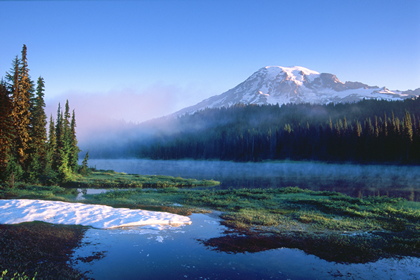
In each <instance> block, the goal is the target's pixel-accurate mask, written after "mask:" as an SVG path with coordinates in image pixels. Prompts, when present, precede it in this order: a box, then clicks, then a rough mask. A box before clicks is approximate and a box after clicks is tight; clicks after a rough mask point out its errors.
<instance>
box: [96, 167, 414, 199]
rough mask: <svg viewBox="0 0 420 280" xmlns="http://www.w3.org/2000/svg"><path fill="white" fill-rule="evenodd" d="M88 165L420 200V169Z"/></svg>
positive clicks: (260, 185)
mask: <svg viewBox="0 0 420 280" xmlns="http://www.w3.org/2000/svg"><path fill="white" fill-rule="evenodd" d="M89 165H90V166H94V167H96V168H99V169H112V170H115V171H119V172H127V173H134V174H145V175H169V176H180V177H185V178H197V179H214V180H218V181H221V182H222V185H220V186H219V187H218V188H230V187H247V188H255V187H258V188H267V187H275V188H281V187H288V186H299V187H301V188H308V189H312V190H321V191H338V192H342V193H345V194H348V195H351V196H353V197H364V196H391V197H404V198H406V199H408V200H412V201H420V176H419V174H420V166H397V165H354V164H328V163H319V162H264V163H237V162H226V161H189V160H179V161H174V160H168V161H165V160H144V159H118V160H97V159H93V160H90V162H89Z"/></svg>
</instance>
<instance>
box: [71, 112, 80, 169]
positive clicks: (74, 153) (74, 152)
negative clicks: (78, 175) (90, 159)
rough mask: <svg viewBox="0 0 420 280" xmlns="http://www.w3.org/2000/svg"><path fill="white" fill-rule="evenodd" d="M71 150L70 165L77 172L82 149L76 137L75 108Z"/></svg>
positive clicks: (72, 121)
mask: <svg viewBox="0 0 420 280" xmlns="http://www.w3.org/2000/svg"><path fill="white" fill-rule="evenodd" d="M69 137H70V139H69V140H70V143H69V146H70V151H69V165H70V168H71V170H72V171H73V172H77V171H78V169H79V152H80V149H79V147H78V146H77V137H76V114H75V112H74V110H73V113H72V117H71V122H70V135H69Z"/></svg>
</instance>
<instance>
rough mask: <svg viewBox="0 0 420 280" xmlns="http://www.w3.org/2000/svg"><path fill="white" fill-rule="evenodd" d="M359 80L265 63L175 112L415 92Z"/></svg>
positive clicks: (340, 100)
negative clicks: (242, 78) (219, 91)
mask: <svg viewBox="0 0 420 280" xmlns="http://www.w3.org/2000/svg"><path fill="white" fill-rule="evenodd" d="M385 89H386V88H379V87H376V86H368V85H366V84H364V83H361V82H345V83H343V82H341V81H340V80H339V79H338V78H337V76H336V75H334V74H329V73H319V72H317V71H314V70H311V69H308V68H305V67H302V66H291V67H283V66H266V67H263V68H261V69H259V70H258V71H257V72H255V73H254V74H252V75H251V76H250V77H249V78H248V79H246V80H245V81H244V82H242V83H240V84H239V85H237V86H236V87H234V88H232V89H230V90H228V91H226V92H224V93H222V94H220V95H216V96H213V97H210V98H208V99H205V100H203V101H201V102H200V103H198V104H196V105H194V106H191V107H188V108H185V109H182V110H181V111H178V112H177V113H175V114H177V115H179V114H185V113H193V112H196V111H198V110H203V109H205V108H221V107H229V106H232V105H235V104H239V103H242V104H258V105H263V104H279V105H282V104H287V103H312V104H327V103H345V102H356V101H359V100H362V99H385V100H403V99H406V98H411V97H415V96H418V92H419V91H418V90H415V91H405V92H402V91H391V90H388V89H386V90H385Z"/></svg>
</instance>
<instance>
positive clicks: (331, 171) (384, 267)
mask: <svg viewBox="0 0 420 280" xmlns="http://www.w3.org/2000/svg"><path fill="white" fill-rule="evenodd" d="M276 164H277V163H276ZM276 164H274V165H273V164H266V163H261V164H246V163H245V164H241V163H239V164H237V163H230V162H227V163H224V162H195V161H149V160H91V161H90V165H91V166H96V168H98V169H112V170H116V171H120V172H127V173H139V174H149V175H157V174H163V175H171V176H181V177H186V178H199V179H215V180H221V181H222V182H223V183H222V186H220V188H226V187H240V186H245V187H251V186H257V187H270V186H271V187H283V186H288V185H292V186H296V185H298V186H302V185H301V182H304V180H303V179H302V178H301V176H303V177H304V178H306V179H308V180H310V181H311V182H316V181H317V180H319V181H321V182H320V183H319V182H318V183H315V184H314V185H312V188H313V189H328V190H340V189H344V190H346V191H345V192H346V193H349V192H350V193H351V194H353V195H357V196H360V195H362V196H363V195H383V194H390V195H396V196H398V194H403V195H404V196H408V198H411V199H412V200H419V178H418V174H419V173H413V172H417V171H419V167H398V166H395V167H392V168H391V167H389V166H384V167H383V166H364V167H363V166H362V167H360V166H345V167H346V168H345V169H346V170H344V169H341V170H340V168H342V167H343V166H342V165H341V166H340V165H338V166H337V165H332V166H330V165H322V164H321V166H319V164H314V163H303V165H302V164H301V165H299V164H298V165H296V164H295V163H291V165H289V166H281V164H277V165H276ZM349 168H350V169H349ZM352 168H353V169H352ZM287 174H289V175H290V176H286V175H287ZM232 175H234V176H232ZM235 176H236V179H235ZM270 176H271V177H270ZM387 176H388V177H389V178H386V177H387ZM359 177H360V178H359ZM295 179H296V180H295ZM294 180H295V181H294ZM337 180H341V181H337ZM355 181H357V182H362V181H364V182H365V183H364V184H362V185H361V186H360V185H359V186H357V184H356V183H355ZM375 181H376V183H375ZM289 182H294V184H289ZM337 182H341V183H342V185H335V184H336V183H337ZM392 182H399V184H398V185H393V184H392ZM401 182H402V183H401ZM254 184H255V185H254ZM331 184H333V185H331ZM328 186H330V187H328ZM304 187H307V186H304ZM190 218H191V219H192V224H191V225H186V226H182V227H168V228H166V229H163V230H156V229H153V228H147V227H133V228H120V229H108V230H99V229H88V230H87V231H86V234H85V237H84V239H83V240H82V243H83V244H82V246H81V247H80V248H78V249H77V250H76V251H75V253H74V255H73V260H74V262H75V268H77V269H79V270H80V271H82V272H87V274H86V275H87V276H88V277H92V278H94V279H291V280H293V279H420V276H419V275H420V258H415V257H401V258H385V259H379V260H372V261H368V262H364V263H338V262H335V261H331V260H329V261H327V260H325V259H322V258H320V257H318V256H317V255H316V254H315V255H313V254H308V253H306V252H305V251H303V250H299V249H294V248H275V249H272V248H266V249H264V248H261V249H260V250H251V249H250V250H247V249H246V243H245V248H244V247H243V248H241V249H239V250H237V251H235V250H225V251H223V249H220V248H217V247H211V246H210V245H208V244H209V243H208V242H206V241H208V240H213V239H217V238H223V237H225V236H227V235H229V233H227V232H226V231H227V230H228V229H227V228H226V227H224V226H222V225H221V224H220V218H218V216H217V215H216V214H214V213H213V214H192V215H191V217H190ZM242 246H243V244H242ZM91 256H96V257H93V258H91Z"/></svg>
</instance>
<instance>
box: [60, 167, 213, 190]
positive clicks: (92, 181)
mask: <svg viewBox="0 0 420 280" xmlns="http://www.w3.org/2000/svg"><path fill="white" fill-rule="evenodd" d="M218 184H220V182H218V181H214V180H197V179H185V178H181V177H171V176H163V175H137V174H126V173H121V172H114V171H112V170H99V171H98V170H97V171H92V172H90V173H89V174H88V175H86V176H78V177H77V178H75V179H74V180H72V181H70V182H66V183H65V184H64V185H63V186H65V187H73V188H105V189H106V188H168V187H197V186H215V185H218Z"/></svg>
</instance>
